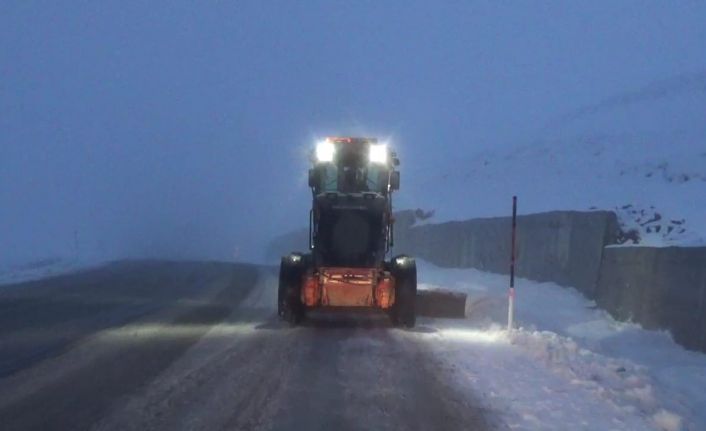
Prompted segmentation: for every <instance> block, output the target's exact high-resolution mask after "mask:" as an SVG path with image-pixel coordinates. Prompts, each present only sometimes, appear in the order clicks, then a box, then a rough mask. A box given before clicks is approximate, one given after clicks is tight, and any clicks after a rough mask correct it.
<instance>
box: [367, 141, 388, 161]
mask: <svg viewBox="0 0 706 431" xmlns="http://www.w3.org/2000/svg"><path fill="white" fill-rule="evenodd" d="M369 158H370V163H381V164H387V145H386V144H370V154H369Z"/></svg>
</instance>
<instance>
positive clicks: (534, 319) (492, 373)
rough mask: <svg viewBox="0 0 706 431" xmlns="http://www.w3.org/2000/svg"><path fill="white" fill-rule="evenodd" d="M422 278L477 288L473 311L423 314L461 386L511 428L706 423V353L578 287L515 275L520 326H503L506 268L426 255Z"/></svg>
mask: <svg viewBox="0 0 706 431" xmlns="http://www.w3.org/2000/svg"><path fill="white" fill-rule="evenodd" d="M418 265H419V279H420V287H421V288H436V287H442V288H445V289H451V290H456V291H461V292H465V293H467V294H468V295H469V301H470V302H469V313H470V314H469V316H468V318H467V319H466V320H431V319H421V321H420V324H419V326H420V330H418V331H415V332H408V333H403V335H402V336H404V337H408V338H412V339H419V340H420V341H422V340H423V341H425V342H429V345H431V346H433V349H434V351H435V352H436V353H437V358H438V360H439V361H440V362H441V364H442V366H443V367H444V368H445V369H447V370H450V372H451V373H453V374H454V379H453V380H454V381H455V382H457V385H458V386H459V388H460V389H461V390H468V391H469V392H471V393H473V394H475V395H476V396H477V395H479V394H480V395H481V396H482V398H483V399H484V401H485V402H486V403H487V406H488V408H489V409H492V410H495V411H498V413H499V414H500V416H501V417H502V418H503V421H504V422H505V423H506V424H507V425H508V426H509V427H510V428H511V429H520V430H536V429H543V430H565V429H567V427H569V428H571V429H585V430H605V429H621V430H666V431H678V430H694V431H695V430H702V429H706V394H704V393H703V391H702V388H703V387H706V374H704V370H706V355H705V354H702V353H697V352H691V351H687V350H685V349H684V348H682V347H681V346H679V345H677V344H676V343H675V342H674V341H673V340H672V338H671V336H670V335H669V334H668V333H666V332H662V331H648V330H644V329H642V328H641V327H640V326H639V325H636V324H632V323H622V322H617V321H615V320H614V319H612V318H611V317H610V316H609V315H608V314H607V313H606V312H604V311H602V310H600V309H598V308H597V307H596V305H595V303H593V302H592V301H589V300H587V299H585V298H584V297H583V296H582V295H581V294H580V293H579V292H578V291H576V290H574V289H569V288H564V287H560V286H558V285H556V284H554V283H538V282H532V281H528V280H524V279H520V280H518V281H517V295H516V298H517V316H516V318H517V323H518V326H519V329H517V330H515V331H513V333H511V334H508V333H507V331H505V330H504V323H505V319H506V316H507V300H506V293H507V285H508V277H507V276H502V275H497V274H489V273H483V272H480V271H477V270H474V269H442V268H437V267H435V266H433V265H431V264H428V263H425V262H419V263H418Z"/></svg>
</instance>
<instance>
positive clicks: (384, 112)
mask: <svg viewBox="0 0 706 431" xmlns="http://www.w3.org/2000/svg"><path fill="white" fill-rule="evenodd" d="M441 3H442V2H431V1H420V2H409V1H404V2H402V1H400V2H395V1H374V2H373V1H371V2H362V1H356V2H353V1H351V2H328V1H327V2H318V1H298V2H295V1H276V2H275V1H272V2H267V1H254V2H242V1H239V2H225V1H224V2H207V1H202V2H196V1H188V2H186V1H180V2H178V1H168V2H167V1H165V2H157V1H140V2H132V1H116V2H108V1H96V2H91V1H63V2H59V1H46V2H33V1H26V0H17V1H8V0H5V1H3V2H1V3H0V262H2V261H9V260H24V259H28V258H37V257H43V256H56V255H70V254H71V253H73V250H74V232H77V236H78V243H79V249H80V250H81V252H82V253H89V252H90V253H94V252H101V253H104V254H108V255H114V256H140V255H152V256H171V257H211V258H229V257H232V256H234V255H235V254H236V253H239V257H240V258H243V259H246V260H257V259H260V258H261V254H262V249H263V247H262V246H263V245H264V244H265V243H266V242H267V241H268V240H269V239H270V238H271V237H272V236H273V235H275V234H277V233H279V232H282V231H283V230H286V229H289V228H292V227H297V226H301V225H303V224H305V223H306V220H307V213H306V211H307V208H308V206H309V194H308V190H307V188H306V181H305V178H306V177H305V170H306V167H307V152H308V151H309V149H310V148H311V146H312V145H313V142H314V140H315V138H316V137H319V136H325V135H330V134H363V135H378V136H383V137H388V138H391V140H392V142H393V143H394V144H395V145H396V147H397V149H398V152H399V153H400V157H401V158H402V171H403V173H402V178H403V185H402V186H403V189H404V188H405V184H408V185H409V184H413V183H414V182H413V181H411V182H407V183H405V178H406V175H407V176H409V175H420V176H421V175H422V173H424V172H429V171H430V170H435V169H441V167H442V166H443V165H444V163H446V162H447V161H448V160H451V159H455V158H458V157H459V155H468V154H470V153H472V152H473V151H475V150H477V149H484V148H489V147H493V146H502V145H511V144H512V143H513V142H517V141H518V140H523V139H527V138H528V137H532V136H534V135H536V134H537V133H540V132H539V131H540V130H541V129H542V127H543V126H544V125H545V124H547V123H551V122H553V121H557V119H560V120H561V119H570V118H573V117H572V115H573V116H574V117H575V116H576V115H579V116H580V115H582V113H586V112H589V113H590V109H596V106H597V107H598V108H600V107H601V106H602V105H601V103H604V104H605V103H608V104H609V103H610V101H611V100H612V101H613V102H615V100H620V98H619V97H618V99H614V98H615V97H616V95H620V94H623V93H625V92H630V91H637V90H639V89H640V88H643V87H645V86H649V85H651V83H653V82H655V81H660V80H665V79H674V77H675V76H676V77H679V76H682V75H688V76H691V75H692V74H699V73H703V72H704V71H706V55H705V53H706V26H705V25H704V22H706V3H703V2H699V3H697V2H676V1H660V2H657V1H654V2H652V1H636V2H632V1H618V2H615V1H600V2H596V1H591V2H583V3H579V2H573V1H572V2H559V1H557V2H537V1H531V2H530V1H526V2H521V1H513V2H470V1H469V2H447V3H443V4H441ZM677 79H678V78H677ZM592 107H593V108H592ZM582 109H583V111H582ZM586 110H588V111H586ZM692 115H695V114H693V113H692ZM417 178H418V177H417ZM405 192H406V193H407V194H406V197H405V200H404V202H407V203H409V202H413V196H414V190H413V189H412V190H410V189H405Z"/></svg>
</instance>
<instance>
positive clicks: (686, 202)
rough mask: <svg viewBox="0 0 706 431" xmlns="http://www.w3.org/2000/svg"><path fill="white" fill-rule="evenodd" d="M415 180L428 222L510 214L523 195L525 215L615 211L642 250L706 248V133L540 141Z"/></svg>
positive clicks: (478, 155)
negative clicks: (513, 202) (514, 197)
mask: <svg viewBox="0 0 706 431" xmlns="http://www.w3.org/2000/svg"><path fill="white" fill-rule="evenodd" d="M408 178H410V182H415V181H418V182H419V183H418V184H414V185H413V189H414V190H415V195H414V205H415V206H421V207H422V208H423V209H426V210H433V211H434V216H433V217H430V218H428V219H427V220H426V221H425V222H426V223H438V222H442V221H448V220H467V219H470V218H476V217H495V216H501V215H508V214H509V213H510V208H511V196H512V195H518V197H519V211H520V212H521V213H523V214H528V213H536V212H543V211H554V210H583V211H586V210H591V209H600V210H610V211H615V212H616V214H617V215H618V218H619V220H620V223H621V224H622V225H623V228H624V230H626V231H629V230H634V231H635V232H637V233H638V234H639V243H641V244H642V245H650V246H670V245H682V246H694V245H704V244H706V131H697V132H693V133H682V134H680V133H653V134H640V133H635V134H628V133H623V134H615V135H597V136H587V137H580V138H557V139H552V140H549V139H547V140H539V141H536V142H532V143H531V144H528V145H522V146H517V147H515V148H512V149H503V150H490V151H483V152H479V153H476V154H475V155H473V156H471V157H468V158H464V157H459V158H457V160H455V161H452V162H451V163H450V165H449V166H446V167H445V168H444V169H443V171H441V172H440V171H438V170H437V171H434V172H412V173H410V174H408ZM415 178H418V180H417V179H415ZM479 203H482V204H479ZM627 244H633V241H629V242H628V243H627Z"/></svg>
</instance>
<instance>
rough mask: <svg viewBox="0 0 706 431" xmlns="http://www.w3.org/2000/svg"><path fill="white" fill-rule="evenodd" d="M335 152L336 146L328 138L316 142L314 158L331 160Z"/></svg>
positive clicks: (325, 160)
mask: <svg viewBox="0 0 706 431" xmlns="http://www.w3.org/2000/svg"><path fill="white" fill-rule="evenodd" d="M335 153H336V146H335V145H334V144H333V142H331V141H329V140H328V139H327V140H324V141H320V142H319V143H317V144H316V160H317V161H318V162H332V161H333V155H334V154H335Z"/></svg>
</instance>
